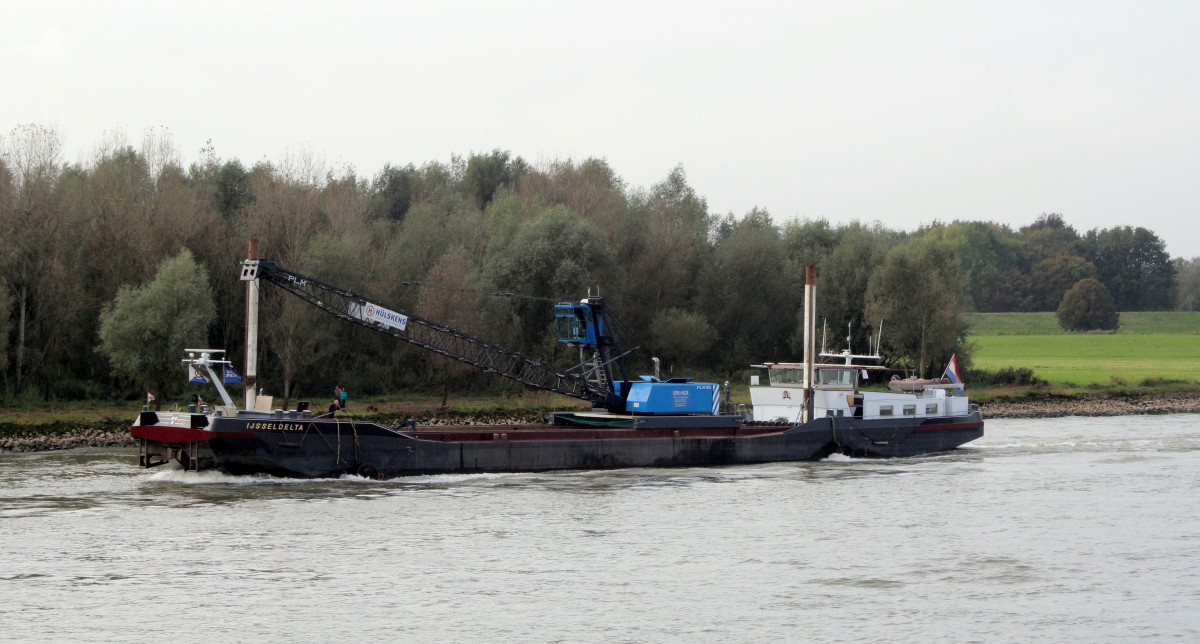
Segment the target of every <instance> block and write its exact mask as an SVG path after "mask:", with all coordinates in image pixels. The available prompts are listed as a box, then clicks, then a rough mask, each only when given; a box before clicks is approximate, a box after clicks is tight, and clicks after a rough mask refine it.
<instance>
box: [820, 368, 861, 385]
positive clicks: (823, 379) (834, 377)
mask: <svg viewBox="0 0 1200 644" xmlns="http://www.w3.org/2000/svg"><path fill="white" fill-rule="evenodd" d="M817 384H818V385H831V386H840V387H853V386H854V372H853V371H850V370H847V369H818V370H817Z"/></svg>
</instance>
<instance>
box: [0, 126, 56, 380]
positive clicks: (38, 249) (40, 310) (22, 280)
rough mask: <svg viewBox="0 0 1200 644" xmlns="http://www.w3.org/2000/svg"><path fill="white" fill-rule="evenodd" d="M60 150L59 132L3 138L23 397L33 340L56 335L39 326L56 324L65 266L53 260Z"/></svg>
mask: <svg viewBox="0 0 1200 644" xmlns="http://www.w3.org/2000/svg"><path fill="white" fill-rule="evenodd" d="M61 152H62V141H61V139H60V137H59V134H58V132H57V131H56V130H53V129H50V128H45V127H41V126H38V125H32V124H29V125H20V126H17V127H16V128H14V129H13V130H12V131H11V132H10V133H9V135H8V136H7V137H5V138H4V139H3V140H0V158H3V160H4V163H5V165H6V166H7V173H8V176H9V177H10V178H9V179H8V181H9V185H10V186H11V188H9V189H7V191H8V192H9V193H10V195H11V197H10V198H11V202H10V205H9V207H7V208H4V209H3V210H0V216H3V217H4V220H3V221H0V233H3V234H2V235H0V236H2V237H3V239H4V240H5V242H4V245H5V246H6V251H7V252H5V253H4V255H6V256H7V261H6V262H5V264H6V265H5V274H6V275H7V278H8V279H7V282H8V287H9V289H10V292H11V297H12V299H11V306H12V308H13V309H14V315H15V316H16V341H15V346H14V349H13V353H14V357H13V363H14V364H13V376H14V388H15V389H16V391H17V392H18V393H20V392H21V391H22V390H23V388H24V386H25V380H24V379H25V375H26V371H27V357H28V351H29V349H30V343H29V340H30V338H31V336H33V335H38V336H39V339H47V340H48V339H49V337H50V335H51V334H50V333H46V332H42V333H38V332H39V331H43V329H40V328H39V327H41V326H42V323H43V321H44V322H45V323H46V324H50V325H53V324H54V319H53V315H51V314H50V312H49V311H48V310H46V309H47V307H49V306H50V303H51V302H53V301H54V300H53V298H52V297H50V293H49V291H50V290H52V289H53V287H54V285H55V280H54V279H53V277H54V276H53V272H54V270H55V268H56V265H57V266H61V264H58V263H57V262H56V258H55V256H54V249H55V245H56V242H57V241H58V240H59V239H60V238H61V226H62V220H61V218H58V217H56V216H55V210H56V208H55V200H56V188H57V184H58V179H59V171H60V166H59V156H60V154H61ZM43 319H44V320H43ZM33 346H39V345H37V344H34V345H33ZM35 351H38V350H36V349H35ZM39 353H40V352H39ZM34 358H35V361H34V362H35V364H37V363H40V362H41V361H40V359H39V358H40V355H38V353H35V355H34Z"/></svg>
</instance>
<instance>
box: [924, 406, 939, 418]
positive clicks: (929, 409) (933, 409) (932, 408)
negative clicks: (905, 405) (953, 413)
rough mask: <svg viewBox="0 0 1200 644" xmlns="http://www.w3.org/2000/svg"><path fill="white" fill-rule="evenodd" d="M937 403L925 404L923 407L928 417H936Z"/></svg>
mask: <svg viewBox="0 0 1200 644" xmlns="http://www.w3.org/2000/svg"><path fill="white" fill-rule="evenodd" d="M937 413H938V410H937V403H927V404H926V405H925V414H926V415H929V416H937Z"/></svg>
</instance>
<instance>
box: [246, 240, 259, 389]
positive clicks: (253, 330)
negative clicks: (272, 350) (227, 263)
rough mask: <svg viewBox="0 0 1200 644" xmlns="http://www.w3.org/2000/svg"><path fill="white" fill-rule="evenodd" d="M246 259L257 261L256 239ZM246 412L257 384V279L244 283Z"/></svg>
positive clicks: (251, 243) (252, 241) (251, 244)
mask: <svg viewBox="0 0 1200 644" xmlns="http://www.w3.org/2000/svg"><path fill="white" fill-rule="evenodd" d="M246 259H258V238H257V237H251V238H250V247H249V249H248V252H247V253H246ZM245 383H246V411H252V410H253V409H254V398H255V393H256V392H257V383H258V277H257V276H255V278H254V279H252V280H249V281H247V282H246V375H245Z"/></svg>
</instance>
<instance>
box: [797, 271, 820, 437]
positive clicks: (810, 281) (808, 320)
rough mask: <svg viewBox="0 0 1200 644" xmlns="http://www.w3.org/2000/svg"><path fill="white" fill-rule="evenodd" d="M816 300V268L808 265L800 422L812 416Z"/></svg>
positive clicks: (805, 279)
mask: <svg viewBox="0 0 1200 644" xmlns="http://www.w3.org/2000/svg"><path fill="white" fill-rule="evenodd" d="M816 299H817V268H816V266H813V265H812V264H809V265H808V266H806V267H805V268H804V409H803V411H802V415H803V416H802V418H801V421H802V422H808V421H809V420H810V419H811V416H812V392H813V361H814V359H815V358H816V346H815V343H816V341H817V329H816V325H815V322H816V319H815V318H816Z"/></svg>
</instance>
